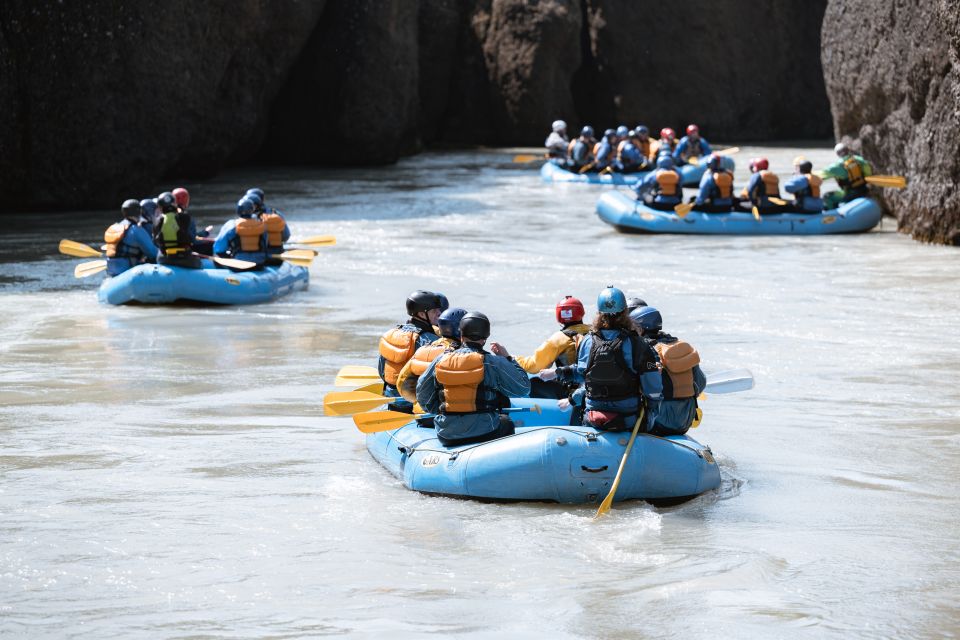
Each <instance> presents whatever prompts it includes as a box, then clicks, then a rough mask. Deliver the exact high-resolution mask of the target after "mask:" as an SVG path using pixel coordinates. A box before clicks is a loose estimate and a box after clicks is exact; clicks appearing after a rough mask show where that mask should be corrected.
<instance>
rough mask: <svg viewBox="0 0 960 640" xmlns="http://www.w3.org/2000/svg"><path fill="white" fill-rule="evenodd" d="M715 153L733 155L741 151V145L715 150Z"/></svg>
mask: <svg viewBox="0 0 960 640" xmlns="http://www.w3.org/2000/svg"><path fill="white" fill-rule="evenodd" d="M714 153H715V154H717V155H718V156H732V155H733V154H735V153H740V147H727V148H726V149H720V150H719V151H714Z"/></svg>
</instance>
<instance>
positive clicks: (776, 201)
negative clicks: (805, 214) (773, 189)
mask: <svg viewBox="0 0 960 640" xmlns="http://www.w3.org/2000/svg"><path fill="white" fill-rule="evenodd" d="M767 200H769V201H770V202H772V203H773V204H776V205H780V206H781V207H783V206H786V205H787V204H789V203H788V202H787V201H786V200H782V199H780V198H773V197H770V196H768V197H767Z"/></svg>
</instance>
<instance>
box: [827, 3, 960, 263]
mask: <svg viewBox="0 0 960 640" xmlns="http://www.w3.org/2000/svg"><path fill="white" fill-rule="evenodd" d="M958 51H960V12H958V10H957V6H956V3H955V2H950V1H930V2H919V3H918V2H915V1H910V0H876V1H870V2H868V1H866V0H831V1H830V3H829V5H828V7H827V12H826V16H825V19H824V23H823V68H824V75H825V80H826V87H827V93H828V95H829V97H830V105H831V110H832V112H833V126H834V130H835V133H836V136H837V138H841V137H842V138H844V139H845V140H848V141H849V142H850V143H851V145H852V146H853V147H854V148H855V149H857V150H859V151H860V152H861V153H862V154H863V155H864V156H865V157H866V158H867V159H869V160H870V161H871V162H872V163H873V165H874V167H875V169H876V172H877V173H881V174H898V175H904V176H906V177H907V179H908V181H909V184H908V186H907V188H906V189H904V190H895V189H883V190H878V191H879V193H880V197H881V198H882V200H883V202H884V205H885V206H886V208H888V209H889V210H891V211H892V212H893V213H894V214H895V215H896V216H897V220H898V222H899V228H900V230H901V231H903V232H905V233H909V234H911V235H912V236H913V237H914V238H916V239H918V240H923V241H928V242H939V243H946V244H953V245H958V244H960V193H958V189H957V184H958V182H960V135H958V131H960V74H958V69H960V60H958Z"/></svg>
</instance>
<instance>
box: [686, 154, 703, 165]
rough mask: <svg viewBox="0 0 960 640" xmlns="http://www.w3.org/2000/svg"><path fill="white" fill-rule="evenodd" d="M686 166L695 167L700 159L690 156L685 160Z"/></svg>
mask: <svg viewBox="0 0 960 640" xmlns="http://www.w3.org/2000/svg"><path fill="white" fill-rule="evenodd" d="M687 164H689V165H693V166H694V167H695V166H697V165H698V164H700V158H698V157H697V156H691V157H689V158H687Z"/></svg>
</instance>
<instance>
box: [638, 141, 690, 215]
mask: <svg viewBox="0 0 960 640" xmlns="http://www.w3.org/2000/svg"><path fill="white" fill-rule="evenodd" d="M680 181H681V177H680V174H679V173H677V170H676V169H674V168H673V158H672V157H670V156H669V155H666V154H661V155H660V156H659V157H657V170H656V171H651V172H650V173H648V174H647V175H645V176H644V177H643V179H642V180H641V181H640V182H639V183H637V186H636V187H634V188H635V189H636V191H637V199H638V200H639V199H643V200H644V201H645V202H648V204H649V205H650V206H651V207H653V208H654V209H660V210H661V211H673V208H674V207H675V206H677V205H678V204H680V202H681V199H682V198H683V187H682V186H681V185H680Z"/></svg>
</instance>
